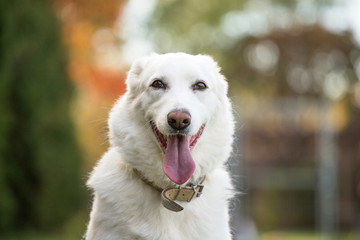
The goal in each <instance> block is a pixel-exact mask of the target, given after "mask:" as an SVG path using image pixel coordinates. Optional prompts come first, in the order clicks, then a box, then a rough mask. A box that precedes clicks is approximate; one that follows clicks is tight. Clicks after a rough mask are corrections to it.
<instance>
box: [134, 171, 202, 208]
mask: <svg viewBox="0 0 360 240" xmlns="http://www.w3.org/2000/svg"><path fill="white" fill-rule="evenodd" d="M134 172H135V173H136V175H138V176H139V177H140V179H141V180H142V181H143V182H144V183H146V184H147V185H149V186H151V187H152V188H154V189H155V190H156V191H158V192H160V193H161V202H162V205H163V206H164V207H165V208H167V209H169V210H171V211H174V212H180V211H182V210H183V209H184V208H183V207H182V206H181V205H179V204H178V203H176V202H175V201H181V202H191V200H193V199H194V198H197V197H200V196H201V194H202V191H203V189H204V185H203V183H204V181H205V178H206V177H205V176H204V177H202V178H201V179H200V181H199V183H197V184H192V183H189V184H187V185H186V186H183V187H182V186H170V187H167V188H165V189H162V188H160V187H159V186H157V185H155V184H154V183H153V182H152V181H150V180H149V179H147V178H145V177H144V175H142V174H141V172H140V171H139V170H137V169H135V168H134Z"/></svg>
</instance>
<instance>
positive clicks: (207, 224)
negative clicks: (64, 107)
mask: <svg viewBox="0 0 360 240" xmlns="http://www.w3.org/2000/svg"><path fill="white" fill-rule="evenodd" d="M219 71H220V69H219V67H218V65H217V64H216V63H215V62H214V60H213V59H212V58H211V57H209V56H204V55H196V56H193V55H188V54H185V53H168V54H163V55H157V54H153V55H151V56H148V57H144V58H141V59H139V60H137V61H136V62H135V63H134V64H133V65H132V67H131V69H130V71H129V73H128V78H127V80H126V84H127V92H126V93H125V95H124V96H122V97H121V98H120V99H119V100H118V102H117V103H116V104H115V106H114V107H113V109H112V111H111V113H110V117H109V136H110V148H109V150H108V152H107V153H105V155H104V156H103V157H102V159H101V160H100V162H99V163H98V165H97V166H96V167H95V169H94V171H93V172H92V174H91V176H90V179H89V180H88V182H87V184H88V186H89V187H90V188H91V189H92V190H93V191H94V202H93V207H92V211H91V215H90V223H89V225H88V230H87V233H86V240H122V239H144V240H145V239H151V240H182V239H184V240H185V239H186V240H196V239H199V240H204V239H206V240H209V239H216V240H229V239H231V233H230V227H229V213H228V201H229V199H230V197H231V196H232V185H231V180H230V177H229V174H228V172H227V171H226V170H225V167H224V163H225V162H226V161H227V159H228V158H229V155H230V153H231V149H232V146H231V145H232V142H233V131H234V121H233V115H232V111H231V104H230V101H229V99H228V98H227V82H226V80H225V79H224V77H223V76H222V75H221V74H220V72H219Z"/></svg>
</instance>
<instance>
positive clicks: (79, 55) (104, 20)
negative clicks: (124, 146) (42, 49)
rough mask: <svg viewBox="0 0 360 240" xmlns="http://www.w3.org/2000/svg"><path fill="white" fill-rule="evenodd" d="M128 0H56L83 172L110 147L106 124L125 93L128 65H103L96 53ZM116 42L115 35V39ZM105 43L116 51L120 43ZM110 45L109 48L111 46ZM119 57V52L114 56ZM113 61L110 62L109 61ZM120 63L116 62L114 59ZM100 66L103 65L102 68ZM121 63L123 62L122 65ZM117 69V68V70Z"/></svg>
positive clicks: (54, 3)
mask: <svg viewBox="0 0 360 240" xmlns="http://www.w3.org/2000/svg"><path fill="white" fill-rule="evenodd" d="M125 2H126V1H125V0H107V1H99V0H54V2H53V6H54V9H55V11H56V13H57V15H58V17H59V19H60V21H61V23H62V35H63V41H64V43H65V46H66V47H67V51H68V56H69V59H68V68H67V69H68V72H69V75H70V78H71V79H72V81H73V82H74V84H75V85H76V86H77V89H78V90H79V91H78V95H77V99H76V101H75V102H74V107H73V116H74V120H75V124H76V131H77V137H78V140H79V143H80V144H81V146H82V148H83V154H84V157H85V159H86V162H85V164H84V171H85V172H88V171H89V170H90V169H91V168H92V166H93V164H94V162H95V161H96V160H97V159H99V158H100V156H101V155H102V154H103V152H104V151H105V148H107V144H106V142H107V140H106V135H107V134H106V132H107V127H106V122H107V115H108V111H109V109H110V106H111V104H113V102H114V100H115V99H116V98H118V97H119V95H121V94H122V93H123V92H124V91H125V83H124V82H125V75H126V73H125V72H124V71H123V70H122V69H125V68H126V66H121V65H120V66H117V65H115V64H112V66H109V64H108V65H104V64H103V61H102V59H100V60H99V57H101V52H100V53H99V52H97V49H96V46H95V45H94V36H96V33H97V32H98V31H99V30H101V29H110V31H109V32H111V31H113V29H114V27H113V25H114V23H115V21H116V19H117V18H118V17H119V16H118V15H119V14H120V13H121V10H122V7H123V5H124V3H125ZM112 37H113V38H114V39H115V40H116V37H115V35H114V36H112ZM115 40H114V41H112V42H110V43H109V42H106V44H108V45H109V44H111V46H113V47H114V49H116V48H117V47H119V46H116V44H118V42H119V41H115ZM108 45H107V46H108ZM115 54H116V53H115ZM110 61H111V60H110ZM114 61H115V62H116V64H117V62H118V61H117V59H114ZM99 63H102V65H101V66H99ZM119 64H121V62H119ZM114 66H116V69H114Z"/></svg>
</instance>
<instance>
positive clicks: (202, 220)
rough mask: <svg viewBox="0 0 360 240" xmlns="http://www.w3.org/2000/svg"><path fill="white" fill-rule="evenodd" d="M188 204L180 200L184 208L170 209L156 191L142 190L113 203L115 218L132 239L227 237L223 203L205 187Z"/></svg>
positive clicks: (181, 239) (225, 212) (179, 239)
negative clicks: (120, 220) (201, 194)
mask: <svg viewBox="0 0 360 240" xmlns="http://www.w3.org/2000/svg"><path fill="white" fill-rule="evenodd" d="M208 190H209V191H208V192H207V193H204V195H203V196H201V197H200V198H198V199H195V200H193V201H191V202H190V203H186V202H181V203H180V204H182V206H183V207H184V210H183V211H181V212H172V211H170V210H168V209H166V208H164V207H163V206H162V204H161V199H160V195H159V194H158V193H157V192H153V191H151V190H150V192H149V191H146V190H145V191H142V192H139V193H138V194H137V196H136V198H132V199H131V200H132V201H129V198H128V196H125V195H123V196H124V197H125V198H122V199H121V201H119V202H117V203H116V205H115V206H114V207H115V208H116V211H115V212H116V213H117V215H118V216H117V218H118V219H123V220H124V221H122V223H121V225H122V228H123V229H126V230H127V232H128V234H129V235H131V236H132V238H131V239H144V240H147V239H158V240H162V239H164V240H165V239H167V240H168V239H172V240H185V239H227V238H226V236H224V234H225V235H226V234H227V232H228V229H227V221H228V216H227V210H226V205H227V204H226V202H225V201H224V200H222V198H220V197H219V195H218V194H215V193H213V192H212V191H211V189H208Z"/></svg>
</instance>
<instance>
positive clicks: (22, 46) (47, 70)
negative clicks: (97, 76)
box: [0, 0, 84, 233]
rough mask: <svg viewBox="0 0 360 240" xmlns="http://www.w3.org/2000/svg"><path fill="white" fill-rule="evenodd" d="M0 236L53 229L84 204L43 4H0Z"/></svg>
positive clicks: (58, 50) (61, 70)
mask: <svg viewBox="0 0 360 240" xmlns="http://www.w3.org/2000/svg"><path fill="white" fill-rule="evenodd" d="M0 17H1V20H0V34H1V35H0V39H1V45H0V61H1V62H0V195H1V197H0V233H1V232H5V231H17V230H23V229H33V228H41V229H44V230H51V229H52V228H55V227H59V225H61V224H63V223H64V221H65V220H66V219H67V218H68V217H69V215H71V214H73V213H74V211H77V210H78V208H79V206H80V204H81V203H82V199H83V196H84V194H83V192H84V189H82V187H81V186H82V183H81V182H82V181H81V176H80V165H81V156H80V152H79V150H78V146H77V142H76V140H75V137H74V135H73V126H72V123H71V119H70V116H69V107H70V100H71V96H72V93H73V92H72V91H73V90H72V86H71V83H70V81H69V79H68V77H67V74H66V69H65V66H66V65H65V64H66V58H65V56H64V50H63V47H62V44H61V38H60V34H59V25H58V23H57V21H56V18H55V16H54V13H53V12H52V9H51V6H50V5H49V2H48V1H45V0H42V1H30V0H7V1H2V2H1V3H0Z"/></svg>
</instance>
